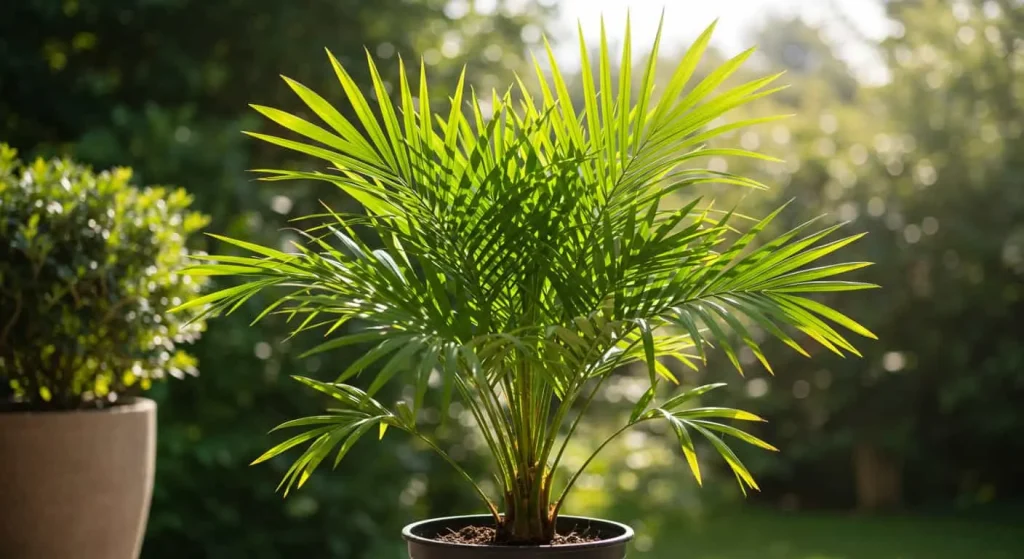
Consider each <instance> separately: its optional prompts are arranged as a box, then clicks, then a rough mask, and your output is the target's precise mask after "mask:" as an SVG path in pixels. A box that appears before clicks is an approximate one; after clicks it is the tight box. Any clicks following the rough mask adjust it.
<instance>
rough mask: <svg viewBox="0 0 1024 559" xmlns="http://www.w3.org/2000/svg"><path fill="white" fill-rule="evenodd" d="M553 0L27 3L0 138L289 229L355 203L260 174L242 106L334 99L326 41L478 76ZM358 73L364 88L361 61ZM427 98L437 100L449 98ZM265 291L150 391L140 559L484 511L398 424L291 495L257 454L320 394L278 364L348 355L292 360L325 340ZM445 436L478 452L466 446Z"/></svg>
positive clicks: (18, 19)
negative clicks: (151, 451)
mask: <svg viewBox="0 0 1024 559" xmlns="http://www.w3.org/2000/svg"><path fill="white" fill-rule="evenodd" d="M450 4H455V6H452V5H450ZM550 4H551V3H550V2H544V3H543V4H541V3H538V2H534V1H527V2H516V3H508V5H505V4H504V3H502V4H501V5H499V6H497V9H495V10H490V11H487V12H486V13H485V12H484V11H482V10H479V11H478V10H474V9H472V6H471V5H470V4H469V3H465V2H462V3H458V2H456V3H449V2H448V1H447V0H375V1H373V2H366V1H363V0H305V1H302V2H284V1H280V0H220V1H209V0H131V1H126V0H19V1H17V2H14V3H12V4H11V5H5V6H4V14H3V17H0V91H3V95H2V96H0V139H3V140H4V141H6V142H9V143H10V144H11V145H13V146H15V147H17V148H19V149H21V150H22V152H23V153H26V154H43V155H56V154H70V155H72V156H74V157H76V158H77V159H79V160H82V161H84V162H87V163H90V164H92V165H95V166H97V167H98V168H106V167H111V166H114V165H129V166H132V167H133V168H134V170H135V173H136V177H137V178H138V179H139V180H140V181H141V182H144V183H169V184H180V185H184V186H185V187H186V188H188V190H189V192H190V193H191V194H192V195H193V196H194V197H195V200H196V202H195V205H196V206H198V208H199V209H201V210H202V211H203V212H205V213H207V214H210V215H211V217H212V223H211V225H210V226H209V227H208V228H207V230H208V231H211V232H215V233H221V234H226V235H231V236H236V237H244V238H249V239H251V240H254V241H258V242H265V243H275V242H287V239H288V235H289V233H288V232H285V233H284V234H283V237H284V239H283V241H282V234H281V232H280V231H279V229H280V228H281V227H283V226H285V225H286V220H287V218H289V217H291V216H297V215H305V214H309V213H313V212H315V211H317V210H316V208H319V207H320V206H319V200H321V199H322V200H325V201H327V202H329V203H330V204H331V205H332V207H334V208H336V209H338V210H345V209H346V204H347V199H346V198H344V197H342V196H341V195H340V193H339V192H337V191H334V190H331V189H330V188H329V187H327V188H325V187H323V186H312V185H308V184H296V185H289V187H288V188H287V189H283V188H281V187H280V185H274V186H273V187H271V188H266V187H262V186H259V185H258V184H257V183H255V182H254V181H253V180H252V179H253V177H252V176H251V175H250V174H249V173H247V172H246V169H251V168H257V167H275V166H284V165H289V164H290V163H288V162H285V161H282V160H281V159H280V157H279V156H278V153H277V150H272V151H273V152H274V153H271V152H264V151H261V148H259V147H258V146H257V145H256V142H254V141H251V140H249V139H247V138H245V137H244V136H243V135H242V134H241V130H243V129H258V128H257V127H258V122H257V119H254V118H251V117H252V116H255V113H253V112H251V111H250V110H249V109H248V107H247V104H248V103H260V104H264V105H273V106H279V107H282V108H284V109H290V108H295V109H296V110H298V109H299V107H297V106H296V105H298V104H297V103H296V102H295V99H294V96H293V94H292V93H291V91H290V90H289V89H288V88H287V87H286V86H285V85H284V84H283V83H282V82H281V80H280V79H279V78H278V73H279V72H282V71H284V70H287V71H288V72H289V75H290V76H291V77H293V78H295V79H297V80H298V81H300V82H302V83H303V84H305V85H307V86H309V87H310V88H312V89H315V90H317V91H320V92H324V93H325V95H326V96H327V97H328V99H331V100H332V101H336V100H337V99H338V98H339V97H338V96H334V97H332V96H331V95H330V93H331V92H334V93H340V86H339V85H338V83H337V79H336V78H335V76H334V75H333V73H332V72H331V69H330V67H329V66H327V65H324V64H323V60H324V54H323V53H324V50H323V49H324V48H329V49H330V50H331V51H332V52H333V53H334V54H335V55H337V56H338V57H339V59H340V60H341V61H342V63H344V64H345V65H346V66H352V67H353V68H365V67H366V66H365V64H361V63H356V64H352V62H353V61H359V60H362V59H363V58H364V57H365V52H364V47H365V48H366V49H368V50H369V52H370V53H371V54H372V55H374V56H375V57H376V58H377V62H378V66H379V67H380V69H381V73H382V75H384V76H385V78H388V79H393V78H394V76H395V75H396V73H397V67H398V59H397V56H398V55H399V54H401V55H402V56H404V57H405V59H406V60H418V59H419V57H420V56H422V57H423V58H424V60H425V61H426V62H427V63H428V65H429V66H430V67H431V70H430V71H431V74H432V75H433V76H434V77H436V78H437V79H438V82H439V83H450V84H454V83H455V81H456V80H455V79H454V78H455V76H456V75H457V73H458V72H459V70H460V69H461V66H462V64H466V65H467V66H468V73H469V74H470V75H472V76H474V77H475V78H476V79H477V80H479V81H478V82H476V85H483V86H497V85H500V84H504V83H508V82H509V71H508V68H509V67H514V66H516V65H518V64H520V63H521V62H522V61H523V59H524V49H523V46H524V37H525V40H531V41H536V40H538V39H539V37H540V31H541V25H542V22H543V17H542V16H543V15H544V14H546V13H547V12H548V11H549V8H547V7H545V6H549V5H550ZM353 78H354V79H355V81H356V82H357V83H360V84H368V83H370V82H369V78H368V76H366V75H365V72H363V73H362V74H357V75H353ZM432 93H434V94H436V95H437V97H436V98H435V99H432V101H434V102H441V103H444V102H445V100H446V96H447V94H448V92H446V91H445V90H444V89H443V88H438V89H437V90H436V91H433V92H432ZM264 303H265V301H256V300H254V301H252V303H251V305H248V306H246V307H245V308H241V309H239V311H238V312H237V313H236V315H235V316H233V317H232V318H230V319H225V320H221V321H219V322H218V324H217V327H216V328H211V329H210V331H208V332H207V333H206V334H205V335H204V338H203V339H202V340H201V341H200V342H199V343H198V344H197V345H195V346H194V348H193V349H194V351H193V352H194V354H195V355H196V357H197V358H198V360H199V370H200V373H201V374H200V376H199V377H198V378H196V379H191V380H190V382H180V383H178V382H175V383H163V384H161V385H159V386H157V387H156V388H155V389H154V390H152V391H151V394H153V395H155V397H156V398H157V399H158V400H159V404H160V422H159V425H160V432H159V438H158V441H159V442H158V468H157V480H156V488H155V495H154V501H153V505H152V512H151V515H150V522H149V532H148V536H147V540H146V545H145V549H144V550H143V557H145V558H147V559H152V558H160V557H175V558H178V557H189V558H195V559H201V558H203V557H213V558H217V559H232V558H242V557H244V558H246V559H259V558H270V557H388V556H397V554H398V553H399V549H400V548H401V542H400V540H399V538H397V537H396V535H397V533H398V528H399V527H400V526H401V524H402V523H404V522H405V521H408V520H411V519H413V518H415V517H422V516H425V515H427V514H429V513H435V512H436V513H444V512H454V511H456V510H461V511H471V510H475V509H474V506H475V503H474V502H473V501H472V500H471V499H472V495H467V494H465V492H464V491H463V488H462V487H461V486H458V485H457V480H455V479H453V478H451V475H450V474H449V472H448V470H447V469H446V468H447V465H445V464H443V463H442V462H441V461H440V460H434V459H432V458H430V457H427V456H426V455H424V454H419V453H416V452H414V450H413V449H411V448H409V447H408V446H406V445H405V444H403V443H402V442H401V441H400V440H399V439H400V438H399V437H388V438H386V439H385V440H384V441H383V442H382V443H380V445H383V446H379V447H377V448H369V449H367V448H366V447H364V446H363V445H357V447H356V448H355V449H354V450H353V451H352V454H351V455H350V459H349V464H348V465H347V466H343V467H341V468H339V470H338V471H337V472H335V473H333V474H328V475H322V476H317V478H316V479H313V480H311V481H310V483H309V484H308V485H307V486H306V487H305V488H304V489H303V491H302V492H300V493H298V494H296V495H294V496H292V497H290V498H289V499H287V500H283V499H282V498H281V495H280V494H275V493H274V488H275V487H276V486H277V482H278V480H279V479H280V477H281V475H282V474H283V471H284V468H285V467H286V464H284V463H280V464H279V463H272V464H271V465H270V466H261V467H258V468H249V467H248V464H249V462H251V461H252V460H253V459H254V458H256V457H257V456H259V454H260V453H261V452H262V451H263V450H264V449H265V448H266V445H267V443H268V442H269V441H270V439H269V438H267V437H266V436H265V432H266V431H268V430H269V429H270V428H271V427H273V426H274V425H276V424H278V423H280V422H281V421H283V420H284V419H285V418H290V417H294V416H296V415H300V414H303V413H308V411H309V410H312V409H319V408H320V407H322V405H321V402H319V401H318V399H317V398H315V397H312V396H309V395H307V394H305V393H304V391H303V390H302V389H301V386H299V385H297V383H294V382H287V381H286V379H287V375H289V374H304V375H308V376H314V377H316V376H319V375H325V376H328V377H333V376H335V375H336V374H337V373H338V372H339V371H340V370H341V369H343V368H344V364H345V363H346V362H347V361H348V359H347V358H346V356H345V354H344V353H338V354H331V355H329V356H324V357H323V358H321V359H311V360H306V361H303V362H301V363H299V362H298V361H297V360H296V359H295V357H294V356H295V355H297V354H298V353H299V352H300V350H301V349H302V348H303V347H304V346H305V347H311V346H312V345H314V344H315V343H316V341H317V340H316V339H300V338H296V339H294V340H286V338H287V332H288V331H287V330H285V329H284V325H283V324H281V323H280V322H274V321H269V322H267V323H265V324H264V325H263V326H261V327H259V328H249V327H248V324H249V322H250V321H251V320H252V318H254V317H255V315H256V314H257V313H258V311H259V309H260V308H262V307H263V306H264ZM456 435H457V433H454V432H453V435H452V436H453V437H454V436H456ZM367 446H371V447H372V446H373V445H367ZM366 450H369V451H372V456H370V453H369V452H366ZM454 451H455V454H456V455H457V456H459V457H461V458H463V459H467V461H468V462H469V464H468V465H471V462H472V461H471V460H469V458H471V457H472V455H471V454H469V453H468V449H467V448H466V447H465V446H460V445H458V444H456V445H455V449H454ZM428 491H429V492H430V495H431V498H430V499H426V498H424V496H425V494H426V493H427V492H428ZM428 506H430V507H431V508H430V509H429V510H428V508H427V507H428Z"/></svg>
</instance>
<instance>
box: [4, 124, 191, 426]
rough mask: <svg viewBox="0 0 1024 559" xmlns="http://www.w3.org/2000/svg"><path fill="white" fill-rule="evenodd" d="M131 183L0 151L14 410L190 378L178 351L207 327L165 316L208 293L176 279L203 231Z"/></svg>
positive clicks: (168, 193)
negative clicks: (190, 241) (196, 236)
mask: <svg viewBox="0 0 1024 559" xmlns="http://www.w3.org/2000/svg"><path fill="white" fill-rule="evenodd" d="M130 180H131V170H130V169H125V168H120V169H113V170H110V171H104V172H100V173H96V172H93V171H92V170H91V169H89V168H88V167H84V166H82V165H78V164H76V163H75V162H73V161H71V160H69V159H62V160H53V161H44V160H42V159H37V160H35V161H34V162H31V163H27V164H23V163H22V162H21V161H20V160H19V159H17V152H16V151H15V150H14V149H13V148H11V147H10V146H8V145H6V144H2V143H0V311H2V312H0V316H2V317H3V318H2V319H0V383H2V384H4V385H6V388H8V389H10V390H11V391H13V393H14V394H13V395H14V398H15V400H14V401H15V402H16V404H18V405H21V406H28V407H29V408H30V409H48V408H57V409H71V408H77V407H80V406H97V405H103V404H106V403H109V402H113V401H115V400H116V399H117V397H118V396H123V395H124V394H125V392H127V391H131V392H132V393H135V392H137V389H139V388H141V389H147V388H149V387H150V385H151V384H152V381H153V380H156V379H161V378H164V377H165V376H166V375H171V376H174V377H178V378H182V377H184V376H185V374H186V373H191V374H195V372H196V367H195V363H196V361H195V358H194V357H192V356H191V355H189V354H187V353H186V352H185V351H184V350H183V349H182V348H181V347H180V344H187V343H190V342H193V341H195V340H196V339H197V338H198V337H199V334H200V333H201V332H202V330H203V327H204V321H202V320H193V319H195V318H197V317H198V313H196V312H192V313H176V314H172V313H170V312H169V309H171V308H172V307H174V306H176V305H180V304H183V303H185V302H187V301H189V300H191V299H193V298H195V297H196V296H197V295H198V293H199V291H200V290H201V288H202V286H203V284H204V283H205V281H204V280H205V278H200V277H195V278H193V277H187V276H183V275H181V274H180V273H178V272H179V271H180V269H181V268H182V267H183V266H185V265H187V263H188V262H189V261H190V260H189V255H190V253H189V250H188V249H187V248H185V243H186V242H187V240H188V238H189V235H190V234H192V233H194V232H195V231H197V230H198V229H200V228H202V227H203V226H205V225H206V223H207V221H208V220H207V218H206V216H204V215H202V214H200V213H198V212H190V211H188V208H189V204H191V202H192V199H191V197H190V196H189V195H188V194H187V193H186V192H185V191H184V190H181V189H177V190H167V189H164V188H145V189H139V188H136V187H135V186H134V185H132V184H131V182H130ZM2 403H3V400H0V404H2Z"/></svg>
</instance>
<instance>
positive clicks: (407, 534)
mask: <svg viewBox="0 0 1024 559" xmlns="http://www.w3.org/2000/svg"><path fill="white" fill-rule="evenodd" d="M468 518H479V519H483V520H485V521H490V520H492V517H491V515H489V514H463V515H457V516H442V517H438V518H428V519H426V520H419V521H417V522H413V523H411V524H407V525H406V526H405V527H404V528H402V537H403V538H404V539H405V540H406V541H409V542H415V543H417V544H419V545H429V546H435V547H446V548H466V549H514V548H517V547H518V548H525V549H558V550H565V551H571V550H577V549H593V548H597V547H610V546H613V545H618V544H625V543H626V542H628V541H630V540H632V539H633V529H632V528H630V527H629V526H628V525H626V524H622V523H621V522H615V521H614V520H605V519H603V518H593V517H590V516H572V515H562V514H560V515H558V518H559V519H563V518H564V519H567V520H585V521H587V522H597V523H601V524H606V525H608V526H610V527H613V528H617V529H619V530H622V534H620V535H618V536H615V537H613V538H606V539H603V540H598V541H594V542H586V543H570V544H564V545H524V546H513V545H477V544H468V543H450V542H442V541H437V540H435V539H431V538H426V537H423V536H418V535H416V534H414V533H413V530H415V529H417V528H420V527H421V526H424V525H426V524H434V523H438V522H445V521H449V520H463V519H468Z"/></svg>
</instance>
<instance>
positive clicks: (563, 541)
mask: <svg viewBox="0 0 1024 559" xmlns="http://www.w3.org/2000/svg"><path fill="white" fill-rule="evenodd" d="M497 534H498V532H497V530H495V529H494V527H493V526H465V527H463V528H462V529H460V530H457V531H456V530H452V529H450V528H449V529H448V532H447V533H444V534H438V535H437V536H435V537H434V538H433V539H435V540H437V541H439V542H445V543H456V544H470V545H517V544H516V543H514V542H507V541H502V540H500V539H498V537H497ZM600 540H601V537H600V536H599V535H597V534H588V533H586V532H576V531H572V532H569V533H568V534H555V539H554V540H553V541H552V542H551V544H550V545H570V544H577V543H590V542H596V541H600Z"/></svg>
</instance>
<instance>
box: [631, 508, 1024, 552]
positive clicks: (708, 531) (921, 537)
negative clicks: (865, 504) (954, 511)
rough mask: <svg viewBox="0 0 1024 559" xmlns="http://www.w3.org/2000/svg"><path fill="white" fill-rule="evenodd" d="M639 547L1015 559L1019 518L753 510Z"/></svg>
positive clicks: (1022, 526) (668, 528) (1022, 525)
mask: <svg viewBox="0 0 1024 559" xmlns="http://www.w3.org/2000/svg"><path fill="white" fill-rule="evenodd" d="M640 533H641V534H642V532H640ZM638 543H639V545H638V549H637V551H633V552H631V553H630V558H631V559H632V558H633V557H636V558H638V559H639V558H647V559H1021V558H1024V516H1021V515H1020V514H1017V515H1012V516H1008V515H990V516H987V517H984V518H983V517H965V516H948V515H943V516H912V515H906V516H885V517H878V516H858V515H852V514H845V515H844V514H833V513H784V512H778V511H762V510H753V511H744V512H738V513H730V514H727V515H721V516H710V517H707V518H704V519H701V520H699V521H693V520H685V521H679V522H677V523H673V524H668V523H666V524H665V525H664V526H663V528H662V529H661V530H658V531H657V533H656V535H655V537H653V538H648V539H647V540H646V541H644V539H643V536H641V538H640V540H639V541H638ZM644 548H649V549H646V550H644ZM640 550H644V551H640Z"/></svg>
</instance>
